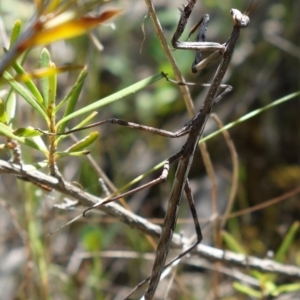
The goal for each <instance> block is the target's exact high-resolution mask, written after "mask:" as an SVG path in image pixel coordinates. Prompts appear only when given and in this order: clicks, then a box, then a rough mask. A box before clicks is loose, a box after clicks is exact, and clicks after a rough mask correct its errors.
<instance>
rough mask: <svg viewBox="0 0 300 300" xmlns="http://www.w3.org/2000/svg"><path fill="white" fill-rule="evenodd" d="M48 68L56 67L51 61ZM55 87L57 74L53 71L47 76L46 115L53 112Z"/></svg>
mask: <svg viewBox="0 0 300 300" xmlns="http://www.w3.org/2000/svg"><path fill="white" fill-rule="evenodd" d="M49 68H50V69H54V70H55V69H56V67H55V64H54V63H53V62H50V63H49ZM56 87H57V74H56V72H54V73H53V74H52V75H50V76H49V91H48V93H49V96H48V101H49V103H48V107H47V111H48V116H50V115H53V113H55V101H56Z"/></svg>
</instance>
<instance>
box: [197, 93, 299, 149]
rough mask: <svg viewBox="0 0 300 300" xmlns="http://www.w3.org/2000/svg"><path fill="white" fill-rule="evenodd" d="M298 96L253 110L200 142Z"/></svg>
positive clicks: (288, 97)
mask: <svg viewBox="0 0 300 300" xmlns="http://www.w3.org/2000/svg"><path fill="white" fill-rule="evenodd" d="M298 96H300V92H295V93H292V94H289V95H287V96H285V97H282V98H280V99H278V100H275V101H273V102H272V103H270V104H268V105H265V106H263V107H261V108H259V109H256V110H253V111H251V112H250V113H248V114H246V115H244V116H242V117H241V118H239V119H237V120H235V121H234V122H232V123H229V124H227V125H225V126H224V127H222V129H220V130H217V131H215V132H213V133H211V134H209V135H207V136H206V137H204V138H202V139H201V140H200V141H199V144H201V143H204V142H206V141H208V140H209V139H211V138H213V137H214V136H216V135H218V134H220V133H222V132H223V131H225V130H228V129H230V128H232V127H234V126H236V125H238V124H239V123H242V122H245V121H247V120H249V119H251V118H253V117H255V116H257V115H259V114H261V113H262V112H264V111H266V110H269V109H271V108H273V107H275V106H277V105H280V104H282V103H284V102H286V101H289V100H292V99H293V98H296V97H298Z"/></svg>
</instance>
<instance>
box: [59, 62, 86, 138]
mask: <svg viewBox="0 0 300 300" xmlns="http://www.w3.org/2000/svg"><path fill="white" fill-rule="evenodd" d="M87 74H88V73H87V69H86V68H84V69H83V70H82V71H81V72H80V74H79V76H78V78H77V81H76V82H75V84H74V85H73V87H72V89H71V91H70V92H69V93H68V94H67V96H66V97H65V98H64V99H63V100H62V101H61V102H60V103H59V104H58V105H57V107H56V109H55V112H57V111H58V110H59V109H60V108H61V107H62V106H63V105H64V104H66V103H67V108H66V110H65V112H64V117H66V116H68V115H70V114H71V113H72V112H73V111H74V109H75V106H76V104H77V101H78V98H79V95H80V93H81V90H82V87H83V84H84V81H85V78H86V76H87ZM67 124H68V122H64V123H63V124H62V125H61V126H60V127H59V128H58V130H59V131H61V132H63V131H64V130H65V129H66V126H67Z"/></svg>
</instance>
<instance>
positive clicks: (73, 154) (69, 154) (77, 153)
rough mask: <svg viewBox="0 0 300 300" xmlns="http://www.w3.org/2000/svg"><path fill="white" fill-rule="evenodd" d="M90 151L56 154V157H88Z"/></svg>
mask: <svg viewBox="0 0 300 300" xmlns="http://www.w3.org/2000/svg"><path fill="white" fill-rule="evenodd" d="M89 154H90V151H88V150H83V151H76V152H55V157H57V158H59V157H68V156H76V157H77V156H86V155H89Z"/></svg>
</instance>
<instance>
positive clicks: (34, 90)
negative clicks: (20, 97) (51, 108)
mask: <svg viewBox="0 0 300 300" xmlns="http://www.w3.org/2000/svg"><path fill="white" fill-rule="evenodd" d="M12 67H13V69H14V70H15V71H16V73H17V74H18V75H19V76H23V77H27V78H30V76H26V75H27V72H26V71H25V70H24V68H23V67H22V65H21V64H20V63H18V62H17V61H15V62H14V63H13V65H12ZM24 75H25V76H24ZM23 82H24V84H25V85H26V86H27V88H28V90H29V91H30V92H31V93H32V95H33V96H34V97H35V99H36V101H37V102H38V103H39V104H40V105H41V106H42V107H43V108H44V110H45V107H44V106H43V104H44V100H43V97H42V95H41V93H40V92H39V90H38V88H37V87H36V85H35V84H34V83H33V81H32V80H31V79H26V80H24V81H23Z"/></svg>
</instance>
